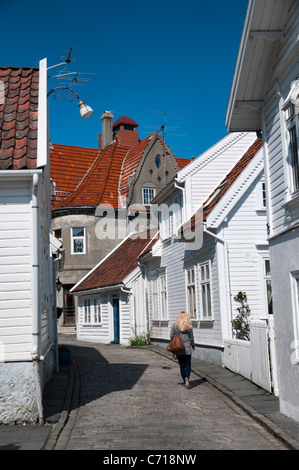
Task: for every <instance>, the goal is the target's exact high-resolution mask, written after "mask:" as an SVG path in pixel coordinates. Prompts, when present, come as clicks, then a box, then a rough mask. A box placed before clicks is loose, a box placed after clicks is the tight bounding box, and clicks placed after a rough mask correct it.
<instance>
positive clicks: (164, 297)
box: [159, 272, 167, 320]
mask: <svg viewBox="0 0 299 470" xmlns="http://www.w3.org/2000/svg"><path fill="white" fill-rule="evenodd" d="M159 280H160V297H161V320H166V319H167V285H166V273H165V272H164V273H161V275H160V276H159Z"/></svg>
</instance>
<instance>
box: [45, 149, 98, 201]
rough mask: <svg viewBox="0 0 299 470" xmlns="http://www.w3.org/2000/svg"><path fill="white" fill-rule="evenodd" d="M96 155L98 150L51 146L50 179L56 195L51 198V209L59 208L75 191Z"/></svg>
mask: <svg viewBox="0 0 299 470" xmlns="http://www.w3.org/2000/svg"><path fill="white" fill-rule="evenodd" d="M98 154H99V150H98V149H91V148H84V147H74V146H70V145H60V144H54V145H53V148H51V149H50V157H51V178H52V181H53V182H54V183H55V192H56V195H55V196H53V197H52V208H56V207H60V206H61V203H62V202H63V200H64V199H65V198H66V197H67V196H68V195H69V194H71V193H72V192H73V191H74V190H75V188H76V187H77V186H78V184H79V183H80V181H81V180H82V179H83V177H84V175H85V174H86V172H87V170H88V169H89V167H90V166H91V165H92V163H93V162H94V160H95V159H96V157H97V156H98Z"/></svg>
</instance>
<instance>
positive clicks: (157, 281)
mask: <svg viewBox="0 0 299 470" xmlns="http://www.w3.org/2000/svg"><path fill="white" fill-rule="evenodd" d="M151 278H152V279H151V293H152V317H153V320H167V318H168V309H167V282H166V272H165V269H163V270H161V271H156V272H154V273H152V275H151Z"/></svg>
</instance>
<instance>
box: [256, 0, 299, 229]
mask: <svg viewBox="0 0 299 470" xmlns="http://www.w3.org/2000/svg"><path fill="white" fill-rule="evenodd" d="M298 28H299V18H298V2H294V3H293V6H292V8H291V10H290V14H289V21H288V23H287V24H286V26H285V36H284V42H283V44H282V47H281V48H280V51H279V53H278V56H277V60H276V64H275V66H274V69H273V70H274V73H275V75H276V77H275V78H276V79H274V78H273V79H272V80H271V81H270V84H269V88H268V92H267V97H266V100H265V110H264V129H263V131H264V140H265V142H266V159H267V171H268V184H269V196H270V200H271V207H270V212H269V223H270V236H276V235H278V234H279V233H281V232H283V231H284V230H287V229H289V228H291V227H292V225H294V223H295V222H296V221H297V223H298V221H299V201H298V203H297V205H296V209H294V210H293V211H294V213H293V214H291V220H289V221H288V218H287V216H288V215H289V214H287V209H288V208H287V207H284V204H285V203H287V202H288V200H290V198H291V189H290V188H291V186H292V184H291V174H290V171H289V165H290V161H289V157H288V155H289V149H288V146H287V142H286V133H287V131H286V125H285V115H284V114H285V113H284V112H283V111H282V110H281V107H282V105H283V102H284V100H285V99H286V98H287V96H288V93H289V91H290V89H291V83H292V82H293V81H294V80H296V79H298V76H299V65H298V60H296V50H295V51H294V46H295V45H296V43H297V48H298ZM292 54H295V55H293V56H292ZM297 54H298V51H297ZM291 212H292V211H291Z"/></svg>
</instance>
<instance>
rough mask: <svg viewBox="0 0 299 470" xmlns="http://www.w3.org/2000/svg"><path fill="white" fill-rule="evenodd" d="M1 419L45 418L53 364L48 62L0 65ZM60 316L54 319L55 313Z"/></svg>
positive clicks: (3, 420) (53, 322) (40, 419)
mask: <svg viewBox="0 0 299 470" xmlns="http://www.w3.org/2000/svg"><path fill="white" fill-rule="evenodd" d="M0 83H2V84H3V87H2V90H3V91H4V93H3V94H2V95H1V97H0V130H1V132H0V376H1V380H0V397H5V400H4V399H3V400H2V399H1V400H0V423H6V424H7V423H11V422H36V421H38V420H39V421H40V422H42V421H43V404H42V392H43V386H44V384H45V383H46V382H47V381H48V380H49V379H50V378H51V374H52V371H53V369H54V367H55V355H54V353H55V344H56V342H55V341H56V340H55V321H54V320H55V319H56V311H55V298H54V296H55V293H54V289H53V283H52V279H53V258H52V255H53V252H55V251H56V250H57V249H58V248H59V247H58V246H57V245H55V246H54V245H52V247H53V251H52V250H50V242H49V230H50V218H51V212H50V189H51V185H50V176H49V175H50V171H49V158H48V115H47V61H46V59H45V60H43V61H41V62H40V67H39V69H38V68H36V69H32V68H25V67H22V68H17V67H16V68H13V67H0ZM54 317H55V318H54Z"/></svg>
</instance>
